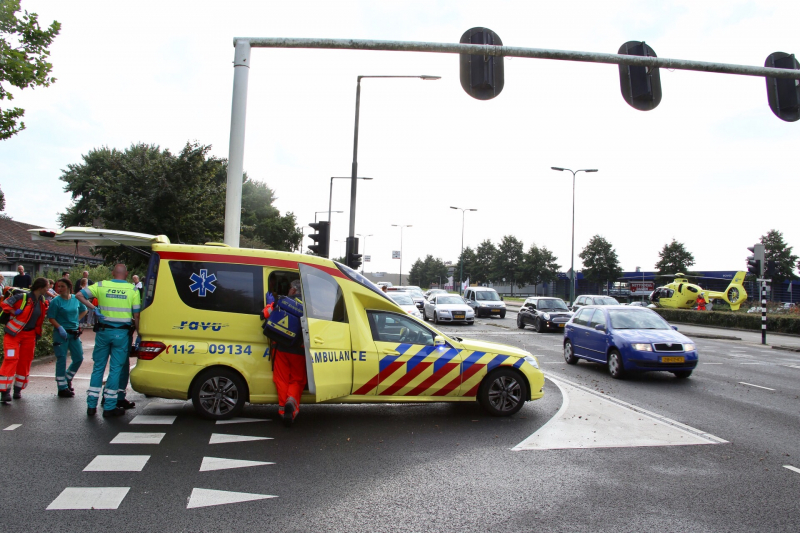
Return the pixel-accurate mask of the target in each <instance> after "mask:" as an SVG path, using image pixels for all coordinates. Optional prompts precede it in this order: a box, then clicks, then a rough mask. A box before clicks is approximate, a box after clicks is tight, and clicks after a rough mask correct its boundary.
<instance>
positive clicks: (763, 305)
mask: <svg viewBox="0 0 800 533" xmlns="http://www.w3.org/2000/svg"><path fill="white" fill-rule="evenodd" d="M757 281H760V282H761V344H767V282H770V281H772V280H771V279H759V280H757Z"/></svg>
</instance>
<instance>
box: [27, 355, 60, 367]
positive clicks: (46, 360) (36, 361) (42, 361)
mask: <svg viewBox="0 0 800 533" xmlns="http://www.w3.org/2000/svg"><path fill="white" fill-rule="evenodd" d="M55 360H56V356H55V355H45V356H44V357H37V358H36V359H34V360H33V362H31V366H36V365H43V364H45V363H52V362H53V361H55Z"/></svg>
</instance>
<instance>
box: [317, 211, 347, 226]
mask: <svg viewBox="0 0 800 533" xmlns="http://www.w3.org/2000/svg"><path fill="white" fill-rule="evenodd" d="M343 212H344V211H331V210H330V209H328V210H327V211H314V224H316V223H317V215H319V214H320V213H328V222H330V221H331V213H343Z"/></svg>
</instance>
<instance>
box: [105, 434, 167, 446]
mask: <svg viewBox="0 0 800 533" xmlns="http://www.w3.org/2000/svg"><path fill="white" fill-rule="evenodd" d="M164 435H166V433H126V432H124V431H123V432H121V433H119V434H118V435H117V436H116V437H114V439H113V440H112V441H111V444H161V439H163V438H164Z"/></svg>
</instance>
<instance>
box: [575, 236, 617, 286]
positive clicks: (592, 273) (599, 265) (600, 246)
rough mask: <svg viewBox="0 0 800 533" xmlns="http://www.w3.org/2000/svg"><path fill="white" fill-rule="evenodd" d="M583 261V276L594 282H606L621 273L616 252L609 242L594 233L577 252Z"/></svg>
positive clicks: (614, 278)
mask: <svg viewBox="0 0 800 533" xmlns="http://www.w3.org/2000/svg"><path fill="white" fill-rule="evenodd" d="M578 257H580V258H581V261H582V262H583V270H582V272H583V277H584V278H585V279H587V280H588V281H591V282H594V283H607V282H609V281H613V280H616V279H617V278H619V277H620V276H621V275H622V267H621V266H620V264H619V258H618V257H617V252H616V251H615V250H614V247H613V246H611V243H610V242H608V241H607V240H605V239H604V238H603V237H601V236H600V235H595V236H594V237H592V238H591V239H590V240H589V244H587V245H586V247H585V248H584V249H583V251H581V253H580V254H578Z"/></svg>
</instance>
